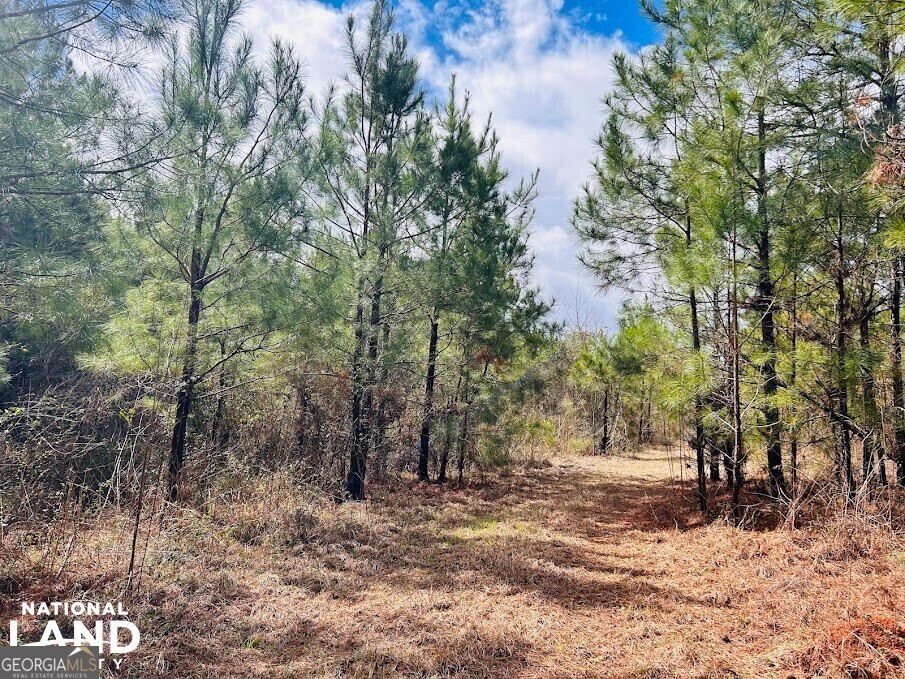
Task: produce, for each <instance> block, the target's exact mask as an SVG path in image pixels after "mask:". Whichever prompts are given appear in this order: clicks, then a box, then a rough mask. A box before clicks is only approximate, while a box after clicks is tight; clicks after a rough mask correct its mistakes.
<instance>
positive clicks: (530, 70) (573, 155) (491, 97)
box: [426, 0, 628, 325]
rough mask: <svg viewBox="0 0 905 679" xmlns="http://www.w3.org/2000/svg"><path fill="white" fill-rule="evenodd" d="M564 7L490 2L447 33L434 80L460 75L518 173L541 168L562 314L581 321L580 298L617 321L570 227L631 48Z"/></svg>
mask: <svg viewBox="0 0 905 679" xmlns="http://www.w3.org/2000/svg"><path fill="white" fill-rule="evenodd" d="M562 8H563V3H562V0H493V1H491V2H488V3H486V4H485V5H484V6H483V8H482V9H481V10H480V11H478V12H471V13H467V14H466V17H465V23H464V24H460V25H458V26H451V27H450V28H449V29H448V30H447V31H446V32H445V33H444V36H443V38H444V44H445V45H446V47H447V48H448V50H449V54H448V55H447V56H446V57H445V58H444V59H442V60H439V59H438V60H436V62H434V63H433V64H432V68H430V69H426V76H427V77H428V79H429V80H430V81H431V82H432V83H433V85H434V88H435V89H436V88H439V87H442V86H443V84H444V83H445V82H446V80H447V79H448V77H449V73H450V72H453V71H454V72H456V73H457V74H458V82H459V84H460V86H461V87H462V88H463V89H467V90H468V91H469V92H470V93H471V97H472V103H473V104H474V107H475V109H476V112H478V113H480V114H482V115H483V114H486V113H488V112H491V111H492V112H493V121H494V125H495V127H496V129H497V130H498V132H499V134H500V141H501V147H502V150H503V155H504V161H505V163H506V165H507V167H509V168H510V169H511V170H512V172H513V174H514V175H516V176H523V175H527V174H529V173H530V172H532V171H533V170H534V169H535V168H540V170H541V175H540V177H541V179H540V189H541V198H540V200H539V202H538V218H537V223H536V225H535V233H534V236H533V238H532V246H533V249H534V251H535V252H536V254H537V260H536V265H535V279H536V280H537V282H538V284H540V285H541V286H542V288H543V290H544V292H545V293H546V294H548V295H551V296H553V297H555V298H556V299H557V302H558V303H557V313H556V315H557V317H558V318H559V319H561V320H567V321H573V320H574V318H572V316H574V314H570V313H569V311H568V310H567V309H566V307H567V306H568V304H567V301H568V300H572V299H573V298H575V297H576V295H577V296H578V297H580V298H582V299H584V300H586V301H587V302H588V303H589V304H591V305H593V306H594V307H595V308H594V310H593V311H592V313H591V320H592V322H594V323H596V324H600V325H611V324H612V323H613V321H614V316H615V312H614V310H615V308H616V306H617V303H616V302H615V298H613V297H607V298H601V297H600V295H599V294H598V293H597V291H596V287H595V285H594V282H593V280H591V276H590V275H589V274H587V273H586V272H584V271H582V270H581V268H580V265H579V264H578V262H577V261H576V257H575V256H576V253H577V251H578V246H577V245H576V244H575V243H574V241H573V240H572V239H571V237H570V235H569V234H570V231H569V226H568V223H569V217H570V214H571V205H572V198H573V197H574V196H575V195H577V193H578V190H579V188H580V186H581V185H582V184H583V183H584V182H585V181H586V180H587V179H588V177H589V174H590V160H591V158H592V155H593V153H594V144H593V139H594V137H595V136H596V135H597V132H598V131H599V128H600V124H601V108H602V107H601V103H600V101H601V97H602V96H603V95H604V93H605V92H606V91H607V90H608V89H609V87H610V84H611V82H612V70H611V62H612V57H613V54H615V53H616V52H618V51H628V49H627V47H626V45H625V44H624V43H623V42H622V40H621V39H620V37H619V36H618V35H617V36H613V37H610V38H607V37H604V36H599V35H592V34H589V33H587V32H584V31H582V30H581V29H580V28H579V27H578V26H576V25H575V24H574V23H573V21H572V20H571V19H570V18H569V17H567V16H565V15H564V14H563V13H562ZM443 9H444V10H445V9H446V8H445V6H444V7H443ZM438 18H439V17H438ZM567 236H568V237H567ZM573 306H574V304H573Z"/></svg>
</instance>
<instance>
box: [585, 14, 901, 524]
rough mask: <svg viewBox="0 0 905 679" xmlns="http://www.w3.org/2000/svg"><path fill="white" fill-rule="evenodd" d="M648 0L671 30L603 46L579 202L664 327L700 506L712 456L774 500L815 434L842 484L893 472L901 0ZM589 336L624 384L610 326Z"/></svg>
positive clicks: (609, 269) (625, 279)
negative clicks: (761, 485)
mask: <svg viewBox="0 0 905 679" xmlns="http://www.w3.org/2000/svg"><path fill="white" fill-rule="evenodd" d="M642 9H643V11H644V12H645V13H646V15H647V16H648V17H649V18H650V20H651V21H652V22H653V23H654V24H656V25H657V26H658V27H659V29H660V30H661V32H662V41H661V42H660V43H659V44H657V45H655V46H652V47H649V48H647V49H645V50H643V51H642V52H641V53H640V54H639V55H638V57H637V58H629V57H627V56H625V55H620V56H617V57H616V58H615V60H614V71H615V74H616V84H615V86H614V88H613V90H612V91H611V92H610V93H609V94H608V95H607V96H606V99H605V107H606V115H605V120H604V124H603V127H602V131H601V133H600V136H599V138H598V139H597V148H598V156H597V159H596V161H595V163H594V178H593V180H592V181H591V182H589V183H588V185H587V186H586V187H585V189H584V191H583V193H582V195H581V196H580V198H579V199H578V200H577V201H576V202H575V208H574V217H573V223H574V226H575V231H576V233H577V234H578V236H579V237H580V238H581V240H582V242H583V243H584V250H583V254H582V259H583V261H584V263H585V264H586V265H587V266H589V267H590V268H591V269H592V270H593V271H594V272H595V273H596V275H597V276H598V277H599V280H600V282H601V284H602V285H603V286H605V287H611V286H612V287H620V288H622V289H625V290H630V291H635V292H642V291H643V293H644V294H645V295H646V297H647V303H648V304H649V305H651V307H652V308H654V309H655V310H656V316H657V320H658V321H659V322H660V323H661V324H662V331H663V332H665V333H666V335H665V337H667V338H669V339H668V341H667V340H664V342H663V343H662V344H661V349H659V350H658V351H659V353H660V355H661V356H665V357H666V358H665V359H662V358H661V359H660V360H655V361H653V363H652V365H656V366H659V369H660V370H661V371H663V370H664V369H665V373H663V374H664V375H665V376H666V377H665V379H664V380H661V381H660V383H659V385H658V386H657V387H655V392H658V393H654V398H655V400H657V401H658V402H659V404H660V407H661V408H662V410H663V411H664V412H669V413H674V414H678V415H679V416H680V417H682V418H684V420H683V421H684V422H687V423H688V428H687V430H686V431H690V434H689V435H688V436H687V438H686V440H687V441H688V443H689V445H690V448H691V449H692V450H693V451H694V466H695V474H696V477H697V494H698V502H699V505H700V509H701V510H702V511H707V509H708V478H709V479H711V480H713V481H718V480H720V471H721V470H720V468H721V466H723V469H724V475H725V478H724V480H725V481H727V482H728V483H729V485H730V486H731V487H732V488H733V497H734V505H735V506H736V507H737V506H738V502H739V493H740V491H741V488H742V485H743V483H744V479H745V475H746V471H745V469H746V462H747V461H748V460H750V459H754V460H755V461H756V464H757V467H758V468H761V469H763V470H764V472H765V476H766V478H767V479H768V486H767V487H766V488H765V489H764V493H765V494H766V495H768V496H770V497H772V498H774V499H776V500H779V501H785V500H787V499H788V498H789V497H790V496H791V495H793V494H794V493H795V488H796V483H797V481H798V480H799V478H800V474H801V471H802V469H803V468H806V467H807V464H808V462H809V461H812V462H816V461H819V460H823V459H826V458H825V457H824V454H827V455H828V457H829V459H830V460H832V468H833V471H834V476H835V479H836V481H837V482H838V485H839V487H840V489H841V492H842V493H843V494H844V495H845V496H846V497H854V495H855V494H856V492H857V491H858V489H859V488H864V489H866V490H867V491H868V492H871V491H870V489H871V488H876V487H880V486H886V485H887V484H891V483H898V484H900V485H902V484H905V392H903V374H902V327H901V305H902V284H903V276H905V258H903V256H905V251H903V249H902V248H903V243H905V241H903V240H902V228H903V224H905V222H903V218H902V205H903V203H902V193H901V187H902V174H901V172H902V167H903V165H902V148H903V146H902V140H903V137H902V128H901V96H902V64H903V51H902V44H903V43H902V36H903V32H905V23H903V20H905V3H902V2H900V1H898V0H889V1H879V2H875V1H872V0H845V1H832V0H757V1H756V2H744V1H741V0H667V2H665V3H662V4H660V3H652V2H646V1H644V2H642ZM642 309H643V305H642ZM586 353H587V354H588V356H587V357H586V359H585V361H584V367H583V369H582V370H583V374H585V375H593V376H594V377H595V379H597V380H599V381H601V382H603V383H605V384H608V385H611V387H613V388H615V387H614V386H613V385H616V384H618V383H619V380H620V378H619V373H620V370H623V371H624V363H625V361H624V360H620V357H619V356H618V355H614V351H613V347H612V346H611V342H608V341H604V340H595V341H591V342H590V344H589V346H588V347H587V351H586ZM616 353H618V352H616ZM623 353H624V352H623ZM664 361H666V363H664ZM580 372H581V371H580ZM683 395H684V397H683ZM604 409H605V408H604ZM603 436H604V440H605V439H606V434H604V435H603ZM858 445H860V451H859V452H860V456H859V455H857V454H856V446H858ZM604 447H605V445H604ZM805 451H807V452H806V453H805V454H804V455H803V454H802V453H804V452H805ZM749 466H750V465H749ZM811 469H812V471H813V467H812V468H811Z"/></svg>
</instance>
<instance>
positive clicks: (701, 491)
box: [688, 227, 719, 513]
mask: <svg viewBox="0 0 905 679" xmlns="http://www.w3.org/2000/svg"><path fill="white" fill-rule="evenodd" d="M689 229H690V227H689ZM690 244H691V243H690V232H689V245H690ZM688 300H689V307H690V309H689V310H690V312H691V346H692V349H694V353H695V360H697V359H698V357H699V354H700V351H701V330H700V323H699V321H698V299H697V296H696V294H695V289H694V288H691V290H690V291H689V293H688ZM694 452H695V461H696V462H697V472H698V508H699V509H700V510H701V511H702V512H705V513H706V512H707V477H706V471H705V464H704V403H703V400H702V399H701V395H700V394H699V393H695V397H694ZM712 474H713V465H711V475H712ZM716 475H717V479H718V478H719V466H717V473H716Z"/></svg>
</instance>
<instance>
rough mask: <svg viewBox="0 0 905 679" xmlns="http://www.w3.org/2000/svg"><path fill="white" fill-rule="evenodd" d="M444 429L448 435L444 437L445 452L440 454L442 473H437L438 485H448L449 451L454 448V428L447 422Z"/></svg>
mask: <svg viewBox="0 0 905 679" xmlns="http://www.w3.org/2000/svg"><path fill="white" fill-rule="evenodd" d="M444 429H445V430H446V435H445V436H444V437H443V452H441V453H440V471H439V472H438V473H437V483H446V481H447V478H446V468H447V465H448V464H449V450H450V448H452V430H453V427H452V425H451V424H450V423H449V421H447V422H446V423H445V426H444Z"/></svg>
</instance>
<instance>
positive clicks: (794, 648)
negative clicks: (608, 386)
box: [59, 451, 905, 679]
mask: <svg viewBox="0 0 905 679" xmlns="http://www.w3.org/2000/svg"><path fill="white" fill-rule="evenodd" d="M680 469H681V467H680V466H679V465H678V463H677V462H675V461H670V460H669V458H668V457H667V456H666V454H665V453H664V452H662V451H648V452H646V453H644V454H643V455H641V456H639V457H637V458H632V459H627V458H619V457H610V458H599V457H585V458H569V459H560V460H556V461H554V462H553V464H552V466H549V467H545V468H534V469H527V470H518V471H513V472H508V473H504V474H503V475H501V476H494V477H492V478H488V479H485V480H484V481H480V482H475V483H473V484H472V485H471V486H470V487H468V488H465V489H461V490H459V489H456V488H455V487H451V486H450V487H442V486H437V485H423V484H420V485H419V484H414V483H399V484H396V485H393V486H389V485H383V486H381V485H377V486H374V488H373V489H372V493H371V499H370V500H369V501H368V502H367V503H363V504H346V505H342V506H339V507H336V506H333V505H329V506H328V505H322V506H318V507H317V508H315V509H310V508H309V509H304V508H303V509H297V508H286V507H284V506H282V505H281V504H280V503H281V501H282V500H281V498H283V497H284V496H283V495H281V493H280V492H278V489H276V488H274V489H273V490H272V492H270V493H261V494H260V495H261V499H260V500H257V501H256V502H255V503H250V502H247V503H245V504H242V503H236V504H234V505H232V506H229V507H221V508H220V510H221V512H222V513H221V514H220V515H217V514H216V513H215V514H214V515H213V516H211V515H204V514H199V513H190V512H187V511H186V512H184V513H183V514H180V515H174V516H171V517H169V518H168V519H167V521H165V522H164V524H163V525H164V528H163V529H162V531H161V532H160V533H159V534H158V533H155V534H154V535H153V536H152V537H151V540H150V545H151V546H150V552H149V554H150V556H149V565H148V567H147V569H146V571H145V573H144V575H143V580H142V586H141V592H140V594H139V596H138V598H137V600H135V601H134V602H133V603H132V608H133V609H134V611H135V612H136V613H137V621H138V624H139V627H140V629H142V630H143V637H142V648H141V650H140V651H139V652H138V655H137V656H133V657H130V659H129V661H128V668H129V669H128V671H127V674H128V675H131V676H139V677H152V676H180V677H227V676H228V677H233V676H242V677H246V676H247V677H251V676H255V677H448V676H456V677H525V678H528V677H532V678H537V679H541V678H547V677H645V676H649V677H727V676H738V677H805V676H809V675H810V674H812V673H813V672H816V671H817V670H818V669H822V670H825V671H826V672H827V673H826V674H824V675H821V676H837V675H836V674H834V672H836V671H837V670H838V672H839V674H838V676H843V675H842V674H841V672H842V671H843V669H844V665H845V664H846V663H851V662H854V663H858V666H859V667H872V668H874V669H875V670H877V673H875V674H873V675H866V674H865V675H852V676H898V675H897V672H898V671H899V669H900V668H901V665H897V664H896V663H900V662H901V661H905V653H901V658H899V656H897V655H896V654H897V653H900V652H901V651H903V650H905V629H903V628H901V627H898V625H900V624H901V623H902V622H903V620H902V611H905V605H903V604H905V601H903V595H902V593H901V586H900V585H901V582H902V578H903V577H905V552H902V551H901V545H898V546H897V545H896V543H895V542H890V543H889V544H887V543H882V544H881V543H880V542H878V541H877V540H876V539H875V538H874V537H870V536H871V535H874V534H873V533H870V534H866V535H867V537H865V538H864V539H860V540H859V539H858V538H857V536H856V535H855V534H854V533H853V534H849V535H843V534H842V533H840V532H839V531H835V532H833V531H826V530H822V531H820V532H816V531H808V530H790V529H786V530H764V531H757V530H748V531H740V530H736V529H734V528H732V527H730V526H728V525H727V524H726V523H725V522H722V521H718V520H717V521H715V522H712V523H710V524H709V525H704V524H703V522H702V521H701V520H700V519H699V518H698V516H697V514H696V513H695V512H694V498H693V497H692V487H691V484H690V483H679V482H678V480H677V477H678V475H679V472H680ZM265 516H267V517H271V518H270V519H269V521H270V523H262V517H265ZM110 540H111V542H113V539H112V538H110ZM96 549H97V553H98V554H102V553H103V549H102V548H101V547H97V546H96ZM897 550H898V551H897ZM122 558H123V557H122V555H120V556H118V557H117V558H116V559H113V560H111V562H110V565H109V568H110V571H109V580H107V582H112V581H113V580H114V579H115V578H114V575H115V568H116V567H119V566H118V565H117V564H119V565H121V563H122ZM75 561H81V559H77V560H75ZM101 561H102V562H103V559H101ZM92 573H95V571H92ZM120 575H121V574H120ZM68 577H69V580H68V581H67V583H68V584H66V585H65V587H66V589H67V590H68V591H72V590H73V589H76V588H81V590H82V591H89V592H90V591H92V590H93V589H97V588H102V587H103V583H104V581H105V580H104V579H103V578H102V577H101V576H100V575H96V574H95V575H92V576H91V577H92V578H94V579H89V576H88V575H87V574H83V575H82V576H78V574H72V575H70V576H68ZM78 577H82V581H81V582H78V581H77V580H78ZM97 578H100V580H98V579H97ZM64 580H65V577H64ZM59 593H60V594H62V593H65V592H59ZM896 635H900V636H896ZM124 669H125V668H124ZM884 672H885V674H884Z"/></svg>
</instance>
